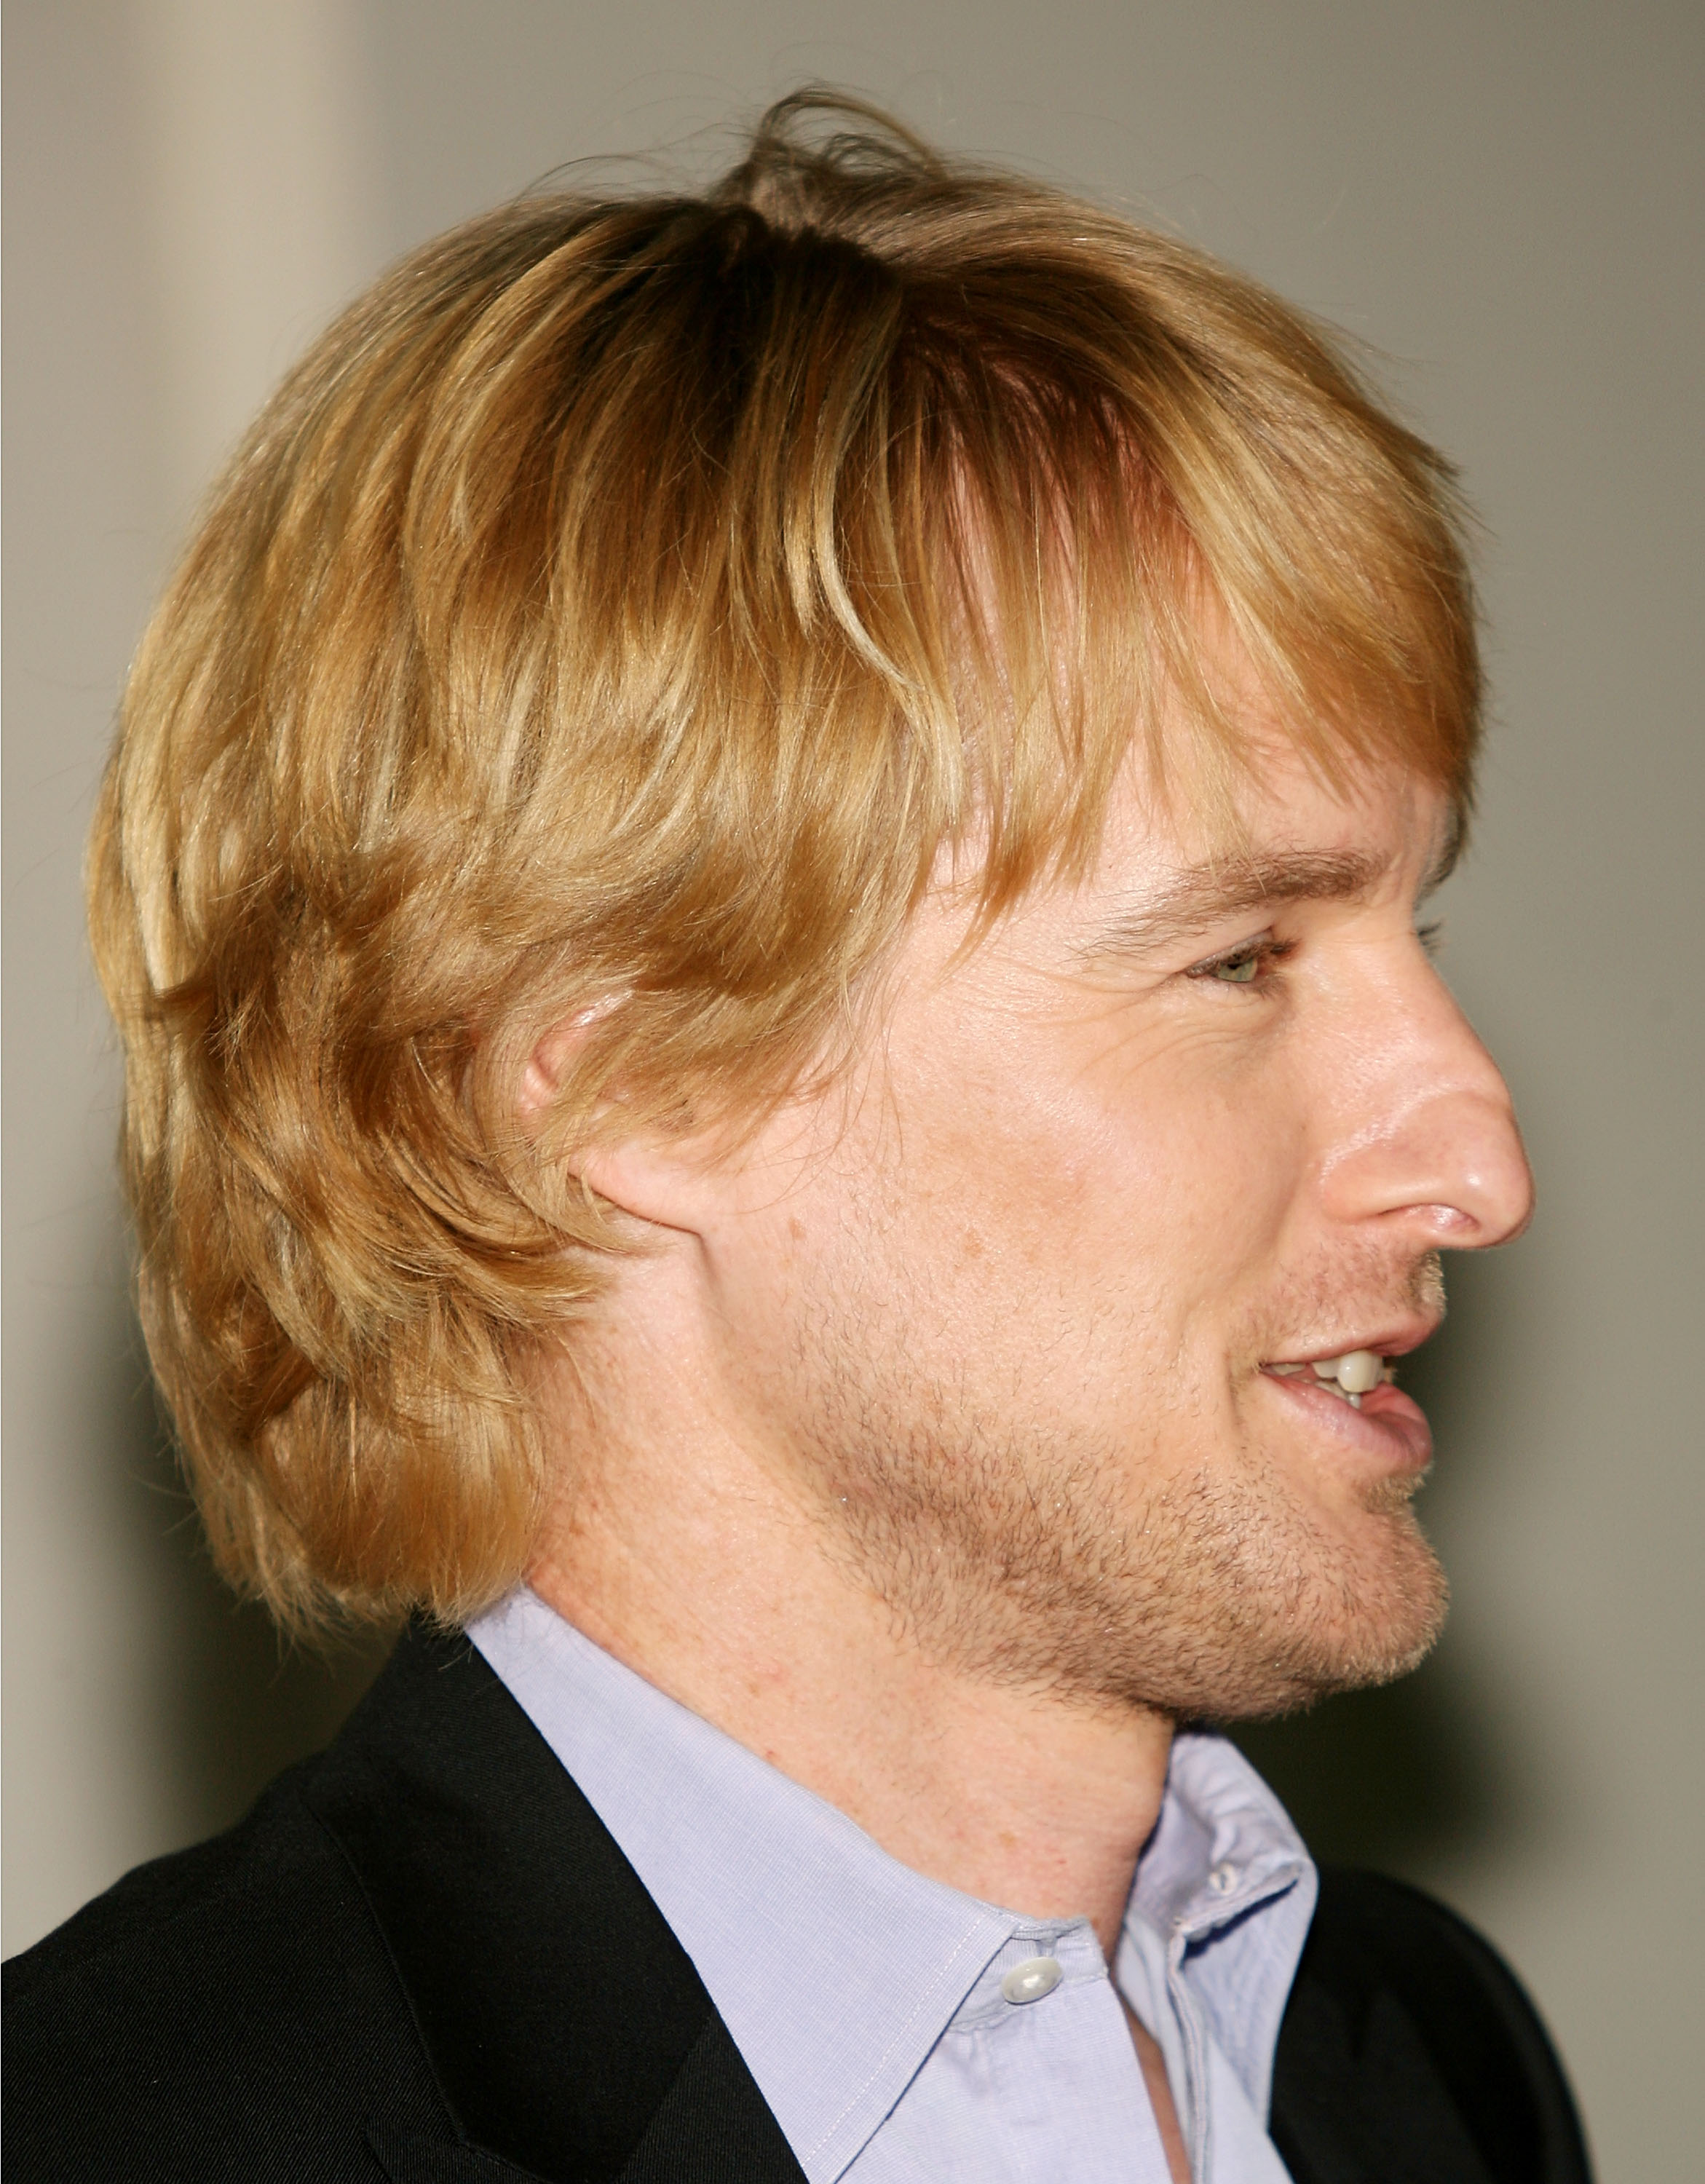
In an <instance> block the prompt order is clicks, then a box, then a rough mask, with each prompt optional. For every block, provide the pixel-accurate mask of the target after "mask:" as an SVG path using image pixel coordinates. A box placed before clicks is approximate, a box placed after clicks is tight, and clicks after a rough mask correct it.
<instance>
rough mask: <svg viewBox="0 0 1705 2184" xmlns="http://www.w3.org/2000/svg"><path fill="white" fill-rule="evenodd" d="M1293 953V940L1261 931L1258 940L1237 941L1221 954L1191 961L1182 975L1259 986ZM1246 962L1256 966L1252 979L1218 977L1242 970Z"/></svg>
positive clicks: (1230, 984) (1236, 984) (1246, 987)
mask: <svg viewBox="0 0 1705 2184" xmlns="http://www.w3.org/2000/svg"><path fill="white" fill-rule="evenodd" d="M1295 952H1296V943H1295V941H1294V940H1275V939H1273V935H1272V934H1271V933H1263V934H1262V937H1261V939H1258V940H1244V941H1240V943H1239V944H1238V945H1237V946H1236V947H1235V948H1230V949H1228V950H1226V952H1225V954H1224V955H1223V956H1212V957H1211V958H1210V959H1209V961H1207V962H1206V963H1195V964H1192V965H1191V967H1190V970H1189V971H1188V972H1186V973H1185V976H1186V977H1187V978H1200V979H1201V980H1202V981H1203V983H1206V984H1210V985H1223V986H1242V987H1243V988H1245V989H1249V988H1251V987H1254V988H1256V989H1259V988H1261V987H1262V986H1264V985H1266V984H1267V983H1268V978H1269V977H1270V976H1271V973H1272V971H1273V967H1274V965H1276V964H1279V963H1282V962H1283V961H1284V959H1285V957H1286V956H1294V955H1295ZM1245 963H1254V964H1256V965H1257V966H1258V968H1257V970H1256V975H1255V976H1254V977H1253V978H1218V977H1217V975H1216V974H1217V972H1221V971H1234V970H1239V969H1241V967H1243V965H1244V964H1245Z"/></svg>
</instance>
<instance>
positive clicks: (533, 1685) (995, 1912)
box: [468, 1587, 1313, 2184]
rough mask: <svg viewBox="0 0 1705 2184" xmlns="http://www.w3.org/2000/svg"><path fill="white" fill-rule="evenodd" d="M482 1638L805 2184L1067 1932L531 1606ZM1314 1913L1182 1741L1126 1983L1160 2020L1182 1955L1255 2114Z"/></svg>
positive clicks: (1294, 1842)
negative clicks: (959, 2022) (926, 1871)
mask: <svg viewBox="0 0 1705 2184" xmlns="http://www.w3.org/2000/svg"><path fill="white" fill-rule="evenodd" d="M468 1635H469V1637H470V1638H471V1640H472V1641H473V1642H474V1644H475V1645H476V1646H477V1647H478V1648H479V1650H480V1652H482V1654H483V1655H484V1656H485V1658H486V1659H487V1660H488V1662H489V1663H490V1664H491V1666H492V1668H493V1669H494V1670H495V1671H496V1673H497V1674H498V1675H499V1677H500V1678H501V1679H502V1680H503V1681H504V1684H505V1685H507V1686H508V1687H509V1689H510V1692H511V1693H512V1694H513V1696H514V1697H515V1699H516V1700H517V1701H518V1702H519V1703H520V1704H521V1707H522V1708H523V1709H524V1711H525V1712H526V1713H527V1715H528V1716H529V1717H530V1719H532V1723H533V1725H534V1726H535V1727H536V1728H537V1729H538V1730H539V1732H540V1734H541V1735H542V1736H543V1737H544V1739H545V1741H546V1742H547V1743H549V1746H550V1747H551V1749H552V1750H553V1751H554V1752H555V1754H556V1756H557V1758H559V1759H560V1760H561V1762H562V1763H563V1765H564V1766H565V1767H566V1769H568V1771H569V1773H570V1774H571V1775H572V1776H573V1777H574V1780H575V1781H576V1782H577V1785H578V1786H579V1787H580V1790H581V1791H582V1794H583V1795H584V1797H586V1799H587V1800H588V1802H589V1803H590V1804H591V1806H592V1807H593V1810H594V1811H595V1812H596V1813H597V1814H598V1815H599V1819H601V1820H602V1821H603V1822H604V1825H605V1827H607V1828H608V1829H609V1830H610V1834H611V1836H613V1837H614V1838H615V1840H616V1842H617V1844H618V1845H619V1846H620V1847H621V1851H622V1853H623V1854H624V1855H625V1856H626V1858H627V1861H628V1863H629V1864H631V1865H632V1868H633V1869H634V1871H635V1872H636V1873H637V1874H638V1877H639V1879H640V1880H641V1881H642V1882H643V1884H644V1886H645V1888H646V1889H647V1891H648V1892H649V1894H650V1896H651V1897H652V1899H653V1900H654V1902H655V1903H656V1904H657V1907H658V1908H659V1909H660V1912H661V1913H662V1914H663V1916H664V1918H665V1919H666V1920H667V1921H668V1924H669V1925H670V1926H671V1929H672V1930H673V1931H674V1933H675V1935H676V1936H677V1939H678V1940H679V1941H680V1942H681V1944H682V1947H683V1948H684V1949H685V1950H686V1952H687V1953H688V1957H689V1958H691V1959H692V1961H693V1964H694V1968H695V1969H696V1970H697V1971H698V1973H699V1977H700V1979H702V1980H703V1981H704V1983H705V1988H706V1991H707V1992H709V1994H710V1998H711V2000H712V2001H713V2002H714V2003H715V2004H716V2009H717V2010H718V2012H719V2013H720V2014H721V2015H722V2020H723V2021H724V2023H725V2024H726V2025H727V2028H728V2031H729V2034H730V2036H732V2038H733V2042H734V2044H735V2046H736V2047H737V2048H738V2049H739V2051H740V2053H741V2054H742V2056H743V2057H744V2059H745V2062H746V2064H747V2067H748V2068H749V2070H750V2071H751V2073H752V2075H753V2078H754V2079H755V2081H756V2083H757V2086H758V2088H759V2091H760V2092H761V2093H762V2094H763V2096H764V2098H765V2100H766V2102H767V2103H769V2106H770V2108H771V2109H772V2112H773V2114H774V2115H775V2117H776V2120H777V2123H778V2124H779V2125H780V2126H781V2128H782V2131H783V2134H784V2136H785V2137H786V2138H787V2139H788V2143H789V2144H790V2145H791V2146H792V2148H794V2153H795V2154H796V2155H797V2157H798V2159H799V2160H800V2165H801V2167H802V2168H803V2169H804V2170H805V2174H806V2176H807V2177H808V2178H809V2179H810V2180H811V2184H831V2180H833V2179H834V2178H836V2177H838V2176H840V2175H841V2174H842V2173H843V2171H844V2170H845V2169H846V2167H847V2166H848V2165H849V2164H850V2162H851V2161H852V2160H853V2159H855V2156H856V2155H857V2153H858V2152H859V2150H860V2149H861V2148H862V2147H863V2146H864V2144H865V2143H866V2141H867V2140H868V2139H869V2137H871V2135H872V2132H873V2131H875V2130H876V2129H877V2127H878V2125H880V2123H881V2122H882V2120H883V2118H884V2116H886V2115H887V2114H888V2113H889V2110H890V2109H892V2108H893V2106H894V2103H895V2102H896V2101H897V2100H898V2099H899V2098H900V2094H901V2093H902V2092H904V2091H905V2087H906V2086H907V2085H908V2084H909V2083H910V2081H911V2079H912V2077H913V2076H914V2075H916V2073H917V2070H918V2069H919V2067H920V2065H921V2064H922V2062H923V2061H924V2059H925V2058H926V2057H927V2056H928V2053H929V2052H930V2050H931V2049H932V2048H933V2047H934V2046H935V2044H936V2042H937V2041H938V2040H939V2037H940V2036H941V2034H942V2032H943V2031H944V2029H945V2028H946V2026H947V2025H948V2024H949V2023H950V2021H951V2020H952V2019H953V2017H954V2015H955V2013H956V2011H957V2010H958V2009H959V2008H960V2006H961V2003H964V2002H965V2000H966V1998H967V1996H968V1995H969V1994H970V1993H971V1992H972V1988H973V1987H974V1986H976V1984H977V1981H978V1977H979V1975H981V1974H982V1973H983V1971H984V1970H985V1969H986V1968H987V1967H988V1966H989V1964H991V1962H992V1960H993V1959H994V1958H995V1957H996V1956H997V1954H999V1953H1000V1952H1001V1951H1002V1950H1003V1949H1005V1948H1006V1945H1007V1944H1008V1943H1009V1942H1011V1941H1012V1939H1013V1937H1014V1936H1025V1937H1026V1939H1027V1945H1028V1941H1029V1939H1030V1937H1032V1936H1042V1935H1043V1934H1044V1932H1045V1931H1047V1932H1052V1933H1055V1934H1058V1933H1060V1932H1061V1931H1062V1927H1061V1922H1060V1921H1057V1920H1056V1921H1053V1922H1051V1924H1050V1922H1046V1921H1037V1920H1027V1919H1022V1918H1021V1917H1019V1916H1018V1915H1017V1914H1015V1913H1011V1912H1008V1911H1004V1910H1001V1909H999V1908H996V1907H995V1906H994V1905H992V1904H988V1903H979V1902H978V1901H977V1900H976V1898H974V1897H969V1896H966V1895H962V1894H961V1892H959V1891H958V1890H956V1889H953V1888H949V1887H946V1886H944V1885H943V1884H942V1883H940V1882H939V1881H934V1880H929V1879H928V1878H927V1877H926V1876H925V1875H922V1874H918V1873H915V1872H914V1871H912V1869H911V1868H910V1867H908V1866H905V1865H902V1864H900V1862H899V1861H898V1860H897V1859H895V1858H891V1857H890V1856H889V1854H888V1853H887V1852H885V1851H883V1849H882V1848H881V1847H879V1846H878V1844H877V1843H875V1842H874V1841H872V1839H871V1838H870V1837H869V1836H867V1835H866V1834H865V1832H864V1831H863V1830H862V1829H861V1828H860V1827H859V1826H858V1825H856V1824H855V1822H854V1821H852V1820H850V1819H848V1818H847V1816H846V1815H845V1814H844V1813H841V1812H839V1811H838V1810H837V1809H836V1808H834V1807H833V1806H832V1805H829V1804H827V1803H826V1802H824V1801H823V1800H822V1798H820V1797H816V1796H815V1795H814V1794H813V1793H812V1792H811V1791H809V1790H807V1789H805V1788H804V1787H803V1786H801V1785H800V1784H799V1783H797V1782H794V1781H793V1780H791V1779H790V1778H789V1777H788V1776H787V1775H783V1774H782V1773H780V1772H779V1771H778V1770H777V1769H775V1768H773V1767H772V1766H770V1765H769V1764H767V1763H766V1762H765V1761H764V1760H762V1759H761V1758H758V1756H757V1755H756V1754H755V1752H749V1751H748V1750H747V1749H746V1748H745V1747H744V1746H743V1745H740V1744H738V1743H737V1742H735V1741H734V1740H733V1738H731V1737H729V1736H725V1735H724V1734H723V1733H722V1731H721V1730H718V1729H716V1728H714V1727H712V1725H711V1724H710V1723H709V1722H707V1721H705V1720H703V1719H701V1718H700V1717H699V1715H697V1714H695V1713H692V1712H690V1711H689V1710H688V1708H685V1707H683V1706H680V1705H678V1704H677V1702H675V1701H674V1700H672V1699H671V1698H669V1697H666V1695H665V1694H664V1693H663V1692H661V1691H658V1690H657V1689H656V1688H655V1686H654V1685H650V1684H649V1683H647V1682H646V1681H645V1680H644V1678H643V1677H641V1676H639V1675H637V1674H635V1673H634V1672H633V1671H632V1669H627V1668H625V1667H624V1666H623V1665H622V1664H621V1663H620V1662H618V1661H616V1660H615V1659H614V1658H612V1657H611V1656H610V1655H609V1654H608V1653H605V1652H603V1651H602V1650H601V1649H600V1648H599V1646H595V1645H594V1644H593V1642H592V1641H591V1640H590V1639H589V1638H588V1637H586V1636H585V1635H583V1633H582V1632H580V1631H578V1630H576V1629H575V1628H574V1627H573V1626H572V1625H571V1624H568V1623H566V1622H565V1621H564V1620H563V1619H562V1618H561V1617H560V1616H559V1615H557V1614H556V1613H554V1611H553V1610H552V1609H550V1608H549V1607H546V1605H545V1604H544V1602H543V1601H541V1600H540V1599H539V1598H538V1596H537V1595H536V1594H534V1593H532V1592H531V1591H528V1590H527V1589H526V1588H525V1587H523V1588H522V1589H521V1590H519V1591H516V1592H514V1593H512V1594H511V1595H510V1596H509V1598H508V1599H507V1600H505V1601H504V1602H500V1603H499V1606H498V1607H495V1608H493V1609H492V1610H491V1611H489V1613H487V1614H485V1615H483V1616H482V1617H481V1618H480V1619H478V1620H477V1621H476V1622H475V1623H473V1624H471V1625H470V1626H469V1630H468ZM1305 1869H1306V1870H1305ZM1230 1875H1234V1878H1228V1876H1230ZM1299 1881H1302V1882H1304V1884H1305V1885H1304V1886H1301V1887H1299V1886H1298V1883H1299ZM1293 1899H1295V1900H1293ZM1273 1903H1285V1904H1286V1905H1287V1907H1288V1908H1289V1911H1290V1915H1289V1916H1284V1917H1281V1918H1279V1919H1277V1920H1275V1919H1273V1918H1272V1917H1271V1916H1270V1915H1269V1913H1268V1909H1267V1908H1266V1907H1268V1906H1270V1905H1272V1904H1273ZM1312 1912H1313V1869H1312V1866H1310V1865H1309V1864H1308V1861H1307V1853H1305V1852H1304V1851H1303V1850H1302V1847H1301V1842H1300V1841H1299V1840H1298V1839H1297V1837H1296V1835H1295V1830H1293V1829H1292V1828H1291V1827H1290V1822H1289V1821H1288V1820H1287V1819H1286V1818H1285V1816H1284V1813H1283V1811H1282V1810H1281V1809H1280V1808H1279V1804H1278V1802H1277V1800H1276V1799H1274V1798H1273V1795H1272V1793H1271V1791H1268V1789H1267V1787H1266V1786H1265V1785H1264V1784H1263V1783H1262V1781H1261V1780H1260V1778H1259V1776H1257V1775H1256V1774H1255V1772H1254V1770H1253V1769H1251V1767H1249V1765H1248V1764H1247V1763H1246V1762H1245V1761H1244V1760H1243V1759H1242V1758H1241V1757H1240V1755H1239V1754H1238V1753H1237V1752H1235V1751H1234V1749H1233V1747H1230V1746H1229V1745H1228V1744H1226V1743H1225V1742H1224V1741H1223V1739H1221V1738H1218V1737H1211V1736H1181V1737H1179V1738H1178V1740H1177V1742H1176V1745H1175V1747H1174V1756H1173V1763H1172V1768H1171V1770H1170V1774H1169V1777H1168V1783H1167V1792H1166V1798H1165V1802H1164V1803H1163V1806H1162V1815H1161V1819H1160V1822H1159V1825H1157V1827H1156V1831H1155V1834H1154V1836H1152V1837H1151V1841H1150V1842H1149V1844H1148V1846H1147V1847H1145V1852H1144V1855H1143V1858H1142V1862H1141V1864H1140V1865H1139V1869H1138V1875H1137V1883H1136V1886H1135V1887H1134V1890H1133V1892H1132V1899H1131V1905H1130V1908H1129V1910H1128V1914H1127V1931H1128V1938H1130V1937H1134V1936H1137V1935H1138V1934H1139V1933H1140V1934H1141V1938H1142V1940H1143V1942H1144V1946H1143V1947H1142V1948H1140V1949H1133V1948H1128V1947H1122V1948H1121V1950H1120V1953H1119V1964H1118V1966H1117V1972H1118V1975H1119V1978H1120V1981H1121V1985H1122V1986H1126V1988H1127V1992H1128V1998H1129V1999H1130V2000H1131V2002H1132V2004H1133V2007H1134V2008H1136V2009H1138V2011H1139V2014H1140V2015H1142V2016H1143V2017H1144V2018H1145V2021H1146V2020H1149V2018H1150V2015H1151V2009H1152V2008H1154V2007H1155V2006H1156V2003H1157V2001H1158V1997H1156V1996H1154V1995H1153V1994H1152V1993H1146V1992H1145V1993H1137V1992H1131V1991H1130V1986H1129V1983H1128V1978H1127V1974H1128V1973H1129V1974H1130V1975H1132V1976H1133V1977H1136V1978H1140V1966H1141V1965H1143V1964H1156V1948H1155V1943H1156V1942H1157V1941H1159V1940H1162V1939H1164V1940H1165V1942H1166V1943H1167V1949H1168V1952H1169V1954H1170V1957H1171V1958H1172V1959H1173V1962H1174V1964H1175V1968H1176V1970H1177V1973H1178V1976H1180V1977H1182V1978H1184V1980H1186V1981H1188V1983H1189V1985H1190V1988H1191V1990H1192V1991H1193V1992H1195V1995H1196V1996H1197V1997H1198V1998H1199V2000H1200V2001H1201V2004H1202V2006H1203V2009H1204V2010H1205V2012H1206V2014H1207V2016H1208V2018H1209V2020H1210V2024H1211V2026H1212V2030H1213V2031H1214V2032H1215V2033H1216V2035H1217V2036H1218V2037H1219V2038H1220V2041H1221V2045H1222V2047H1223V2049H1224V2051H1225V2053H1226V2055H1227V2059H1228V2060H1229V2061H1230V2062H1231V2063H1232V2064H1233V2066H1234V2068H1235V2069H1236V2070H1237V2071H1238V2075H1240V2077H1241V2078H1242V2079H1243V2080H1244V2082H1245V2087H1246V2088H1247V2089H1248V2091H1249V2092H1250V2094H1251V2099H1253V2100H1255V2101H1256V2104H1257V2112H1258V2113H1262V2114H1264V2113H1265V2109H1266V2103H1267V2098H1268V2084H1269V2081H1270V2077H1271V2069H1272V2049H1273V2042H1274V2040H1275V2039H1276V2037H1277V2034H1278V2027H1279V2016H1280V2014H1282V2012H1283V2009H1284V2000H1285V1997H1286V1995H1287V1993H1288V1992H1289V1989H1290V1981H1291V1978H1292V1976H1293V1975H1294V1973H1295V1965H1296V1959H1297V1957H1298V1956H1299V1955H1300V1954H1301V1947H1302V1942H1303V1939H1304V1938H1305V1936H1306V1935H1307V1926H1308V1920H1309V1919H1310V1918H1311V1917H1312ZM1299 1914H1300V1923H1299ZM1133 1922H1135V1923H1133ZM1143 1930H1146V1931H1143ZM1032 1953H1034V1952H1032ZM1156 1969H1157V1967H1156ZM1145 2003H1147V2004H1148V2006H1147V2007H1145ZM1151 2029H1155V2028H1154V2026H1153V2025H1151ZM1169 2044H1170V2043H1169V2042H1168V2041H1167V2040H1164V2039H1163V2040H1162V2046H1163V2047H1166V2046H1167V2045H1169ZM1169 2060H1170V2058H1169Z"/></svg>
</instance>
